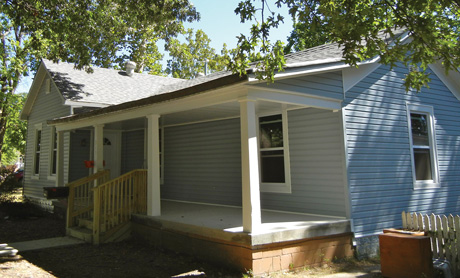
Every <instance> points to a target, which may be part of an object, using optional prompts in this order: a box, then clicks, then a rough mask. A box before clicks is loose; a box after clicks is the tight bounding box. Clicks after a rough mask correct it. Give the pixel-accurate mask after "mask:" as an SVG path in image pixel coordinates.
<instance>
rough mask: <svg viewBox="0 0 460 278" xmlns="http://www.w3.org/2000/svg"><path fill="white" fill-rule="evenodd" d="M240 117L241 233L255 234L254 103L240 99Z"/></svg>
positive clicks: (256, 157) (257, 224)
mask: <svg viewBox="0 0 460 278" xmlns="http://www.w3.org/2000/svg"><path fill="white" fill-rule="evenodd" d="M240 115H241V117H240V130H241V131H240V133H241V134H240V136H241V184H242V186H241V187H242V188H241V190H242V205H243V206H242V208H243V209H242V213H243V231H244V232H248V233H256V232H258V230H259V229H260V225H261V223H262V218H261V211H260V170H259V151H258V145H259V140H258V136H257V129H258V125H257V115H256V101H255V100H252V99H240Z"/></svg>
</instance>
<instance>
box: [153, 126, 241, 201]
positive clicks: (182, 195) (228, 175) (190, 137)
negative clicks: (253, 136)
mask: <svg viewBox="0 0 460 278" xmlns="http://www.w3.org/2000/svg"><path fill="white" fill-rule="evenodd" d="M164 133H165V134H164V140H165V143H164V152H165V154H164V155H165V161H164V165H165V170H164V175H165V178H164V185H163V186H162V188H161V193H162V198H167V199H176V200H183V201H193V202H204V203H211V204H223V205H237V206H240V205H241V166H240V165H241V147H240V146H241V145H240V124H239V119H233V120H225V121H214V122H207V123H200V124H192V125H186V126H177V127H166V128H165V129H164Z"/></svg>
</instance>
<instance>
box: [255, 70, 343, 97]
mask: <svg viewBox="0 0 460 278" xmlns="http://www.w3.org/2000/svg"><path fill="white" fill-rule="evenodd" d="M257 86H258V87H260V88H261V89H263V88H266V87H267V86H268V87H270V88H275V89H279V90H285V91H290V92H295V93H303V94H309V95H314V96H320V97H327V98H333V99H343V89H342V74H341V72H328V73H322V74H317V75H307V76H302V77H295V78H286V79H280V80H276V82H274V83H270V84H267V83H263V84H258V85H257Z"/></svg>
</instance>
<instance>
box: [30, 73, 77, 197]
mask: <svg viewBox="0 0 460 278" xmlns="http://www.w3.org/2000/svg"><path fill="white" fill-rule="evenodd" d="M44 83H45V82H42V84H41V85H40V88H39V92H38V95H37V98H36V100H35V103H34V106H33V108H32V110H31V112H30V115H29V117H28V121H27V137H26V138H27V139H26V140H27V146H26V155H25V167H24V171H25V179H24V195H25V196H27V197H35V198H43V187H45V186H55V184H56V181H55V180H53V179H49V178H48V176H49V174H50V165H49V162H50V159H49V158H50V156H51V138H52V135H51V132H52V127H51V126H48V125H47V124H46V121H47V120H50V119H54V118H57V117H63V116H67V115H69V114H70V108H69V107H68V106H64V105H63V104H62V97H61V96H60V95H59V91H58V89H57V87H56V86H55V85H54V84H53V83H52V82H51V83H52V85H51V91H50V92H49V93H48V94H47V93H46V89H45V84H44ZM37 124H42V142H41V151H40V173H39V175H38V179H32V176H33V170H34V169H33V167H34V152H35V126H36V125H37ZM64 146H69V133H68V132H66V133H64ZM67 150H68V149H67ZM68 155H69V154H68V151H66V152H65V153H64V163H68ZM67 174H68V164H65V166H64V175H65V176H64V177H65V179H67Z"/></svg>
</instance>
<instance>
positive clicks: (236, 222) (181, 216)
mask: <svg viewBox="0 0 460 278" xmlns="http://www.w3.org/2000/svg"><path fill="white" fill-rule="evenodd" d="M161 213H162V215H161V216H155V217H152V216H146V215H134V216H133V223H138V224H141V225H145V226H151V227H155V228H160V229H165V230H171V231H180V232H181V233H187V234H195V235H199V236H201V237H206V238H214V239H219V240H226V241H231V242H234V243H241V244H247V245H252V246H254V245H262V244H272V243H277V242H286V241H293V240H302V239H306V238H316V237H325V236H331V235H338V234H345V233H350V232H351V225H350V221H349V220H347V219H345V218H343V217H333V216H320V215H309V214H300V213H290V212H279V211H270V210H262V225H261V226H260V229H259V230H258V231H256V232H253V233H251V234H249V233H246V232H243V227H242V209H241V208H238V207H230V206H218V205H210V204H195V203H186V202H178V201H171V200H162V202H161Z"/></svg>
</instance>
